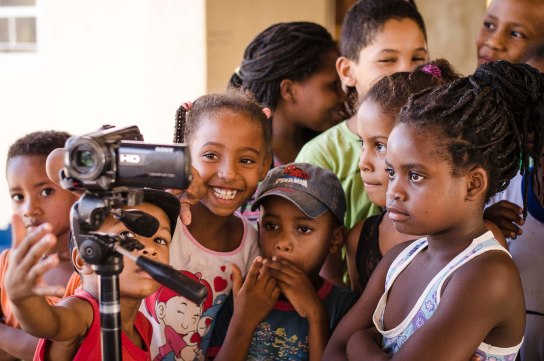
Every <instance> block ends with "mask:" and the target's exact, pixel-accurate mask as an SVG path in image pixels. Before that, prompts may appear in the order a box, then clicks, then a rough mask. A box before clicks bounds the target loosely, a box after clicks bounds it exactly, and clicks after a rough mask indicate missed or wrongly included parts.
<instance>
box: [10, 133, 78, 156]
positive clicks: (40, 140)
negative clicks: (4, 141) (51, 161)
mask: <svg viewBox="0 0 544 361" xmlns="http://www.w3.org/2000/svg"><path fill="white" fill-rule="evenodd" d="M70 137H71V135H70V134H69V133H66V132H58V131H55V130H47V131H43V132H34V133H30V134H27V135H25V136H24V137H22V138H19V139H17V140H16V141H15V143H13V144H12V145H11V146H10V147H9V150H8V160H10V159H11V158H15V157H18V156H21V155H44V156H46V157H47V156H48V155H49V154H50V153H51V152H52V151H54V150H55V149H57V148H64V143H66V140H67V139H68V138H70Z"/></svg>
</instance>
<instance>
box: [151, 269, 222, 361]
mask: <svg viewBox="0 0 544 361" xmlns="http://www.w3.org/2000/svg"><path fill="white" fill-rule="evenodd" d="M180 272H181V273H183V274H184V275H186V276H188V277H189V278H191V279H193V280H194V281H197V282H199V283H201V284H203V285H204V286H206V288H207V289H208V297H206V299H205V300H204V301H203V302H202V303H201V304H200V305H197V304H195V303H193V302H192V301H189V300H188V299H186V298H185V297H183V296H181V295H179V294H178V293H176V292H174V291H172V290H171V289H169V288H167V287H164V286H161V287H160V288H159V289H158V290H157V291H156V292H155V293H154V294H152V295H151V296H149V297H147V298H146V299H145V308H146V310H147V313H148V314H149V315H150V316H151V317H152V318H153V319H154V320H155V321H156V322H157V323H158V324H159V325H160V327H161V333H162V334H163V335H164V338H165V340H166V343H165V344H164V345H162V346H160V347H159V354H158V355H157V357H155V359H154V361H194V360H202V359H204V355H203V354H202V353H203V351H202V350H203V346H204V345H202V342H203V341H205V342H206V345H207V344H208V343H209V338H210V336H211V335H208V333H209V331H210V329H211V327H212V321H213V318H214V317H215V314H216V313H217V311H215V308H216V307H215V305H212V300H213V291H212V289H211V287H210V284H209V283H208V282H207V281H206V280H203V279H202V275H201V274H200V273H196V274H192V273H191V272H187V271H180ZM218 299H219V297H218ZM216 301H218V300H216ZM219 302H221V301H220V300H219ZM210 310H211V311H212V312H209V311H210ZM213 311H215V312H213ZM212 313H213V315H212ZM207 335H208V337H206V336H207Z"/></svg>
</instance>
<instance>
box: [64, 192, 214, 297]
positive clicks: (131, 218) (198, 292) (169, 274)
mask: <svg viewBox="0 0 544 361" xmlns="http://www.w3.org/2000/svg"><path fill="white" fill-rule="evenodd" d="M143 202H144V190H141V189H129V188H127V187H119V188H116V189H114V190H112V191H95V192H90V191H87V192H85V194H84V195H83V196H82V197H81V199H80V200H79V201H78V202H77V203H76V204H74V206H73V207H72V210H71V214H70V218H71V220H70V221H71V229H72V236H73V238H74V240H75V242H76V245H77V247H78V250H79V253H80V255H81V257H82V258H83V260H84V261H85V262H86V263H88V264H90V265H91V266H92V267H93V269H94V270H95V271H96V272H97V273H98V274H99V275H100V274H101V273H104V272H113V273H114V274H119V273H121V271H122V269H123V263H122V257H121V254H123V255H125V256H127V257H128V258H130V259H132V260H133V261H135V262H136V264H137V265H138V266H139V267H140V268H141V269H142V270H144V271H146V272H147V273H148V274H149V275H150V276H151V277H153V278H154V279H155V280H156V281H158V282H160V283H162V284H164V285H165V286H167V287H168V288H170V289H172V290H174V291H176V292H178V293H179V294H181V295H182V296H184V297H186V298H187V299H189V300H191V301H193V302H195V303H197V304H200V303H202V301H204V299H206V297H207V295H208V290H207V289H206V287H204V286H203V285H201V284H199V283H197V282H195V281H193V280H191V279H190V278H188V277H187V276H185V275H183V274H182V273H180V272H178V271H176V270H174V269H173V268H171V267H170V266H168V265H165V264H162V263H159V262H156V261H154V260H152V259H149V258H146V257H143V256H139V257H138V256H136V255H134V254H133V253H132V251H133V250H134V249H138V250H141V249H143V248H144V246H143V245H142V244H141V243H140V242H139V241H138V240H137V239H135V238H130V237H125V236H122V235H118V234H115V233H104V232H98V231H97V230H98V229H99V228H100V226H102V224H103V223H104V220H105V219H106V217H107V216H108V215H109V214H113V216H114V217H115V218H117V219H119V220H120V221H121V222H123V224H124V225H125V226H126V227H127V228H128V229H129V230H130V231H132V232H133V233H136V234H138V235H141V236H143V237H151V236H153V235H154V234H155V233H156V232H157V229H158V228H159V221H158V220H157V219H156V218H155V217H153V216H151V215H149V214H147V213H145V212H142V211H140V210H136V209H128V210H127V209H120V208H117V207H119V206H129V207H131V206H136V205H138V204H141V203H143ZM118 258H121V260H120V261H119V259H118Z"/></svg>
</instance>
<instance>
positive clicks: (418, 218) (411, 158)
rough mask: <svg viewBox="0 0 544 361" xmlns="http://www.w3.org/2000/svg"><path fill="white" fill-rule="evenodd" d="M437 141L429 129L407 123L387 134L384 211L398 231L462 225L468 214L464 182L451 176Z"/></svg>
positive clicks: (438, 229)
mask: <svg viewBox="0 0 544 361" xmlns="http://www.w3.org/2000/svg"><path fill="white" fill-rule="evenodd" d="M436 143H437V140H436V134H433V132H432V131H421V129H415V128H413V127H411V126H409V125H406V124H401V125H398V126H396V127H395V128H394V129H393V131H392V132H391V135H390V137H389V142H388V147H387V155H386V164H387V171H388V172H389V187H388V190H387V210H388V214H389V218H390V219H391V220H392V221H393V223H394V224H395V228H396V229H397V230H398V231H399V232H401V233H405V234H412V235H422V234H426V235H431V234H435V233H439V232H441V231H443V230H447V229H449V228H451V227H453V226H454V225H457V224H461V223H462V222H463V219H465V218H466V215H467V214H468V213H467V207H466V204H467V202H465V196H466V194H467V189H466V186H465V182H463V181H462V179H463V178H462V177H460V178H456V177H454V176H453V175H452V168H451V165H450V163H449V162H448V161H447V160H446V159H445V158H444V157H443V155H441V154H440V153H439V149H438V148H437V144H436Z"/></svg>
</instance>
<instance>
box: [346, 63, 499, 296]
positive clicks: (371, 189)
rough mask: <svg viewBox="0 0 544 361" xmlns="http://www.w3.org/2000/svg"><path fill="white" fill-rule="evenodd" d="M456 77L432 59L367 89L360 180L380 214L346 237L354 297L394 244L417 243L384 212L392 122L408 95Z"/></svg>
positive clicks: (360, 120)
mask: <svg viewBox="0 0 544 361" xmlns="http://www.w3.org/2000/svg"><path fill="white" fill-rule="evenodd" d="M460 77H461V76H460V75H459V74H457V73H456V71H455V70H454V69H453V67H452V66H451V65H450V63H449V62H448V61H447V60H445V59H437V60H434V61H432V62H429V63H426V64H421V65H419V66H418V67H416V68H415V69H414V70H412V71H411V72H400V73H395V74H392V75H391V76H386V77H383V78H382V79H380V80H379V81H378V82H377V83H376V84H374V86H372V88H370V90H369V91H368V92H367V94H366V96H365V98H363V101H362V103H361V105H360V106H359V110H358V112H357V133H358V135H359V137H360V139H361V150H360V154H361V156H360V161H359V169H360V171H361V172H360V177H361V178H362V180H363V182H364V186H365V191H366V192H367V194H368V196H369V197H370V200H371V201H372V203H374V204H375V205H377V206H378V207H381V208H382V209H384V210H383V211H382V212H381V213H380V214H378V215H376V216H370V217H368V218H366V219H364V220H362V221H361V222H359V223H357V224H356V225H355V226H354V227H353V228H352V229H351V230H350V231H349V233H348V238H347V244H346V251H347V253H346V258H347V261H348V270H349V276H350V280H351V288H352V289H353V290H355V291H357V292H359V293H362V292H363V291H364V289H365V287H366V284H367V283H368V280H369V279H370V276H371V275H372V272H373V271H374V269H375V268H376V266H377V265H378V263H379V262H380V260H381V259H382V258H383V255H385V254H386V253H387V252H388V251H389V250H390V249H391V248H393V247H394V246H396V245H397V244H400V243H402V242H406V241H409V240H415V239H417V238H419V237H416V236H414V235H409V234H402V233H400V232H399V231H397V229H396V228H395V226H394V225H393V222H392V221H391V220H390V219H389V217H388V216H387V211H386V210H385V206H386V193H387V186H388V184H389V179H388V173H387V171H386V170H385V155H386V154H387V142H388V138H389V135H390V133H391V130H392V129H393V126H394V125H395V119H396V117H397V116H398V114H399V112H400V109H401V108H402V107H403V106H404V105H405V104H406V102H407V101H408V98H409V97H410V96H411V95H412V94H416V93H419V92H420V91H423V90H425V89H427V88H431V87H435V86H438V85H443V84H447V83H450V82H452V81H454V80H458V79H459V78H460ZM486 222H487V223H486V227H487V228H488V229H490V230H492V231H493V232H494V234H496V238H497V240H498V241H499V242H501V244H503V245H504V246H506V240H505V239H504V237H503V236H502V234H501V232H500V230H499V229H498V227H496V226H495V225H494V224H492V223H491V222H490V221H486ZM497 236H498V237H501V238H500V239H499V238H498V237H497Z"/></svg>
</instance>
